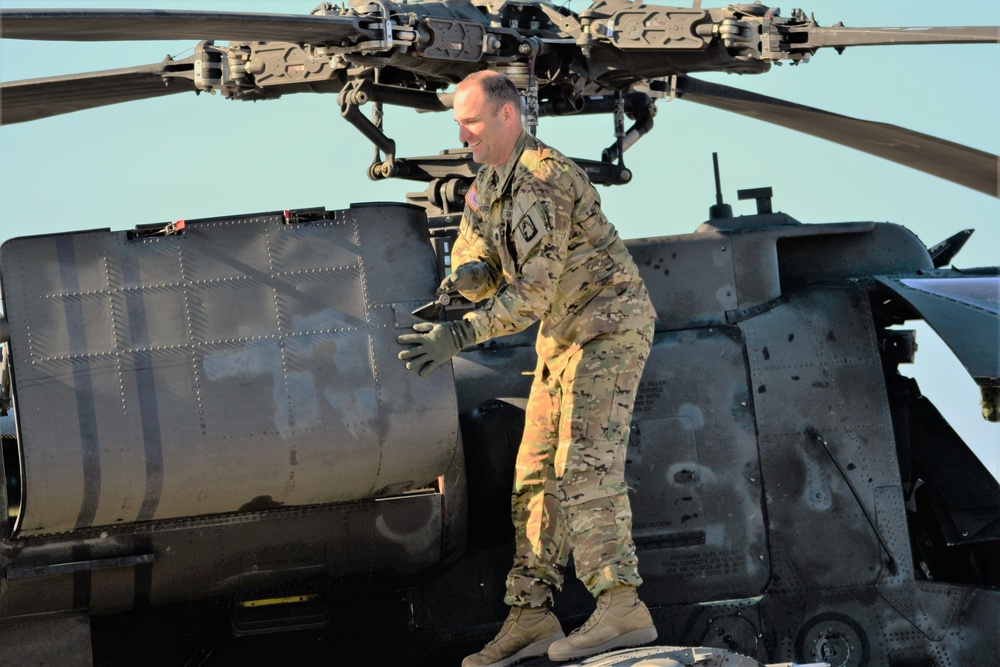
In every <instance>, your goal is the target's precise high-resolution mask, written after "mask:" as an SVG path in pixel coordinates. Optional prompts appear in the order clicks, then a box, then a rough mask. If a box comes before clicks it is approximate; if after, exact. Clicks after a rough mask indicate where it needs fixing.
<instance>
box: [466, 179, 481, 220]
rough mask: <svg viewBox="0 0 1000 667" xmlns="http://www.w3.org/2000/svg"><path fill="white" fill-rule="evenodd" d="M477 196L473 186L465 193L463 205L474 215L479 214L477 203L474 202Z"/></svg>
mask: <svg viewBox="0 0 1000 667" xmlns="http://www.w3.org/2000/svg"><path fill="white" fill-rule="evenodd" d="M478 195H479V193H478V192H477V191H476V186H475V185H473V186H472V187H471V188H469V191H468V192H466V193H465V203H466V205H468V207H469V208H471V209H472V210H473V211H475V212H476V213H478V212H479V202H478V201H476V197H477V196H478Z"/></svg>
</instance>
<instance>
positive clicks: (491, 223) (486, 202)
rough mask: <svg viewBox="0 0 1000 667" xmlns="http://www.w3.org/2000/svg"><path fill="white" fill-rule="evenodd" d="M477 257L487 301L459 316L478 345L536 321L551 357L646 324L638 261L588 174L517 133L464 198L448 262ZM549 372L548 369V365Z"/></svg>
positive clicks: (543, 352)
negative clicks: (502, 159)
mask: <svg viewBox="0 0 1000 667" xmlns="http://www.w3.org/2000/svg"><path fill="white" fill-rule="evenodd" d="M476 260H482V261H483V262H485V263H486V265H487V266H488V267H489V269H490V276H489V278H488V280H487V281H486V284H485V285H483V287H482V288H481V289H479V290H477V291H475V292H463V296H465V297H466V298H468V299H470V300H472V301H480V300H483V299H488V301H487V302H486V303H485V304H484V305H483V306H482V307H481V308H479V309H477V310H475V311H472V312H471V313H468V314H466V316H465V317H466V318H467V319H468V320H470V321H471V322H472V324H473V328H474V330H475V333H476V342H477V343H481V342H483V341H486V340H488V339H490V338H495V337H497V336H503V335H507V334H512V333H516V332H518V331H521V330H523V329H525V328H527V327H528V326H530V325H531V324H533V323H534V322H536V321H539V320H541V328H540V330H539V335H538V342H537V345H536V349H537V351H538V354H539V358H540V360H545V359H553V360H554V359H555V358H557V357H560V356H562V355H564V353H566V352H567V351H571V350H573V349H578V348H579V346H580V345H582V344H583V343H586V342H587V341H589V340H591V339H593V338H594V337H596V336H598V335H601V334H606V333H612V332H616V331H623V330H624V331H628V330H633V329H637V328H640V327H642V326H645V325H648V323H649V322H650V321H651V320H652V319H653V317H654V312H653V308H652V305H651V304H650V302H649V296H648V294H647V292H646V288H645V286H644V285H643V283H642V278H640V277H639V272H638V270H637V269H636V266H635V263H634V262H633V261H632V258H631V256H630V255H629V254H628V250H626V248H625V245H624V244H623V243H622V241H621V239H620V238H619V236H618V232H617V231H616V230H615V228H614V226H613V225H612V224H611V223H609V222H608V220H607V218H605V217H604V214H603V213H602V212H601V201H600V197H599V195H598V194H597V191H596V190H595V189H594V186H593V185H592V184H591V183H590V180H589V179H588V178H587V175H586V174H585V173H584V172H583V171H582V170H581V169H580V168H579V167H578V166H577V165H576V164H575V163H573V162H572V161H571V160H569V159H568V158H566V157H565V156H564V155H563V154H562V153H560V152H558V151H556V150H554V149H552V148H549V147H548V146H546V145H545V144H543V143H542V142H541V141H539V140H537V139H535V138H534V137H531V136H529V135H528V134H527V133H524V132H522V133H521V136H520V138H519V139H518V141H517V143H516V145H515V146H514V151H513V153H512V154H511V157H510V160H509V161H508V162H507V164H505V165H503V166H501V167H492V166H488V165H487V166H484V167H483V168H481V169H480V170H479V173H478V175H477V176H476V179H475V181H474V182H473V184H472V187H471V188H470V189H469V193H468V195H467V196H466V203H465V213H464V215H463V218H462V222H461V228H460V231H459V236H458V239H457V240H456V241H455V244H454V247H453V248H452V260H451V261H452V266H454V267H457V266H461V265H462V264H465V263H467V262H472V261H476ZM553 370H555V369H553Z"/></svg>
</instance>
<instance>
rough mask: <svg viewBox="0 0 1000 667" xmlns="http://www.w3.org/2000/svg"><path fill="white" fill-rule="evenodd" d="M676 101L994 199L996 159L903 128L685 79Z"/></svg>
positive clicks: (681, 79)
mask: <svg viewBox="0 0 1000 667" xmlns="http://www.w3.org/2000/svg"><path fill="white" fill-rule="evenodd" d="M676 94H677V97H680V98H683V99H686V100H689V101H691V102H697V103H699V104H705V105H707V106H711V107H715V108H717V109H723V110H725V111H732V112H734V113H738V114H742V115H744V116H750V117H751V118H756V119H758V120H763V121H766V122H768V123H774V124H775V125H780V126H782V127H787V128H789V129H792V130H797V131H799V132H804V133H806V134H811V135H813V136H814V137H819V138H821V139H826V140H828V141H833V142H835V143H838V144H841V145H843V146H847V147H848V148H854V149H857V150H859V151H864V152H865V153H870V154H871V155H876V156H878V157H881V158H885V159H886V160H892V161H893V162H898V163H899V164H902V165H905V166H907V167H912V168H913V169H918V170H920V171H922V172H924V173H927V174H931V175H934V176H938V177H939V178H943V179H945V180H948V181H951V182H953V183H958V184H959V185H964V186H965V187H968V188H972V189H973V190H977V191H979V192H982V193H984V194H987V195H991V196H993V197H1000V192H998V186H997V160H998V158H997V156H996V155H993V154H991V153H987V152H985V151H981V150H978V149H976V148H970V147H968V146H963V145H962V144H956V143H953V142H951V141H947V140H945V139H939V138H937V137H932V136H930V135H927V134H921V133H920V132H914V131H912V130H907V129H905V128H902V127H899V126H896V125H890V124H889V123H878V122H874V121H869V120H861V119H859V118H851V117H850V116H841V115H840V114H835V113H830V112H828V111H823V110H821V109H816V108H813V107H807V106H804V105H801V104H795V103H793V102H786V101H784V100H780V99H777V98H774V97H767V96H766V95H759V94H757V93H751V92H748V91H745V90H739V89H737V88H730V87H729V86H724V85H722V84H718V83H710V82H707V81H701V80H698V79H692V78H691V77H678V78H677V89H676Z"/></svg>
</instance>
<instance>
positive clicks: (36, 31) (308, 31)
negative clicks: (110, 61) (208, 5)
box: [0, 9, 368, 44]
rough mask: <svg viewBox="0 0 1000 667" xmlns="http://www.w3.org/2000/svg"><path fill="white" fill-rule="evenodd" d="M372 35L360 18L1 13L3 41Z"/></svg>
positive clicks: (316, 39)
mask: <svg viewBox="0 0 1000 667" xmlns="http://www.w3.org/2000/svg"><path fill="white" fill-rule="evenodd" d="M359 32H361V33H362V34H368V31H366V30H361V28H360V19H359V18H358V17H345V16H311V15H299V14H261V13H240V12H210V11H186V10H184V11H167V10H159V9H3V10H0V38H3V39H34V40H49V41H71V42H97V41H124V40H158V39H161V40H162V39H190V40H199V41H200V40H206V39H219V40H230V41H255V40H259V41H283V42H296V43H303V42H309V43H311V44H322V43H326V42H331V41H338V40H341V39H344V38H347V37H351V36H355V35H358V34H359Z"/></svg>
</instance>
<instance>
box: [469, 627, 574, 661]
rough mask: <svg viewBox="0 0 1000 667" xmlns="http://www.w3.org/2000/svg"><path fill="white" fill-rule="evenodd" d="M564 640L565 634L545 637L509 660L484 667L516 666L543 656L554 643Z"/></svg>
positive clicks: (559, 633)
mask: <svg viewBox="0 0 1000 667" xmlns="http://www.w3.org/2000/svg"><path fill="white" fill-rule="evenodd" d="M565 638H566V633H564V632H557V633H555V634H553V635H550V636H548V637H546V638H545V639H540V640H538V641H537V642H535V643H534V644H528V645H527V646H525V647H524V648H522V649H521V650H520V651H518V652H517V653H515V654H514V655H512V656H510V657H509V658H504V659H503V660H498V661H497V662H491V663H490V664H488V665H485V667H509V666H510V665H514V664H517V663H519V662H521V661H522V660H527V659H528V658H537V657H539V656H543V655H545V654H546V653H548V652H549V647H550V646H552V644H553V643H554V642H557V641H559V640H560V639H565Z"/></svg>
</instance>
